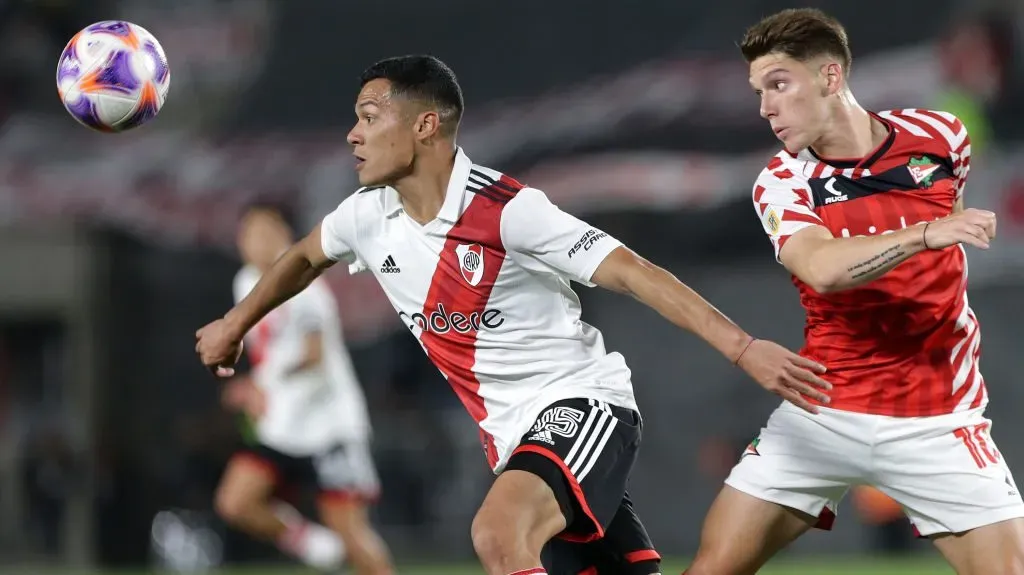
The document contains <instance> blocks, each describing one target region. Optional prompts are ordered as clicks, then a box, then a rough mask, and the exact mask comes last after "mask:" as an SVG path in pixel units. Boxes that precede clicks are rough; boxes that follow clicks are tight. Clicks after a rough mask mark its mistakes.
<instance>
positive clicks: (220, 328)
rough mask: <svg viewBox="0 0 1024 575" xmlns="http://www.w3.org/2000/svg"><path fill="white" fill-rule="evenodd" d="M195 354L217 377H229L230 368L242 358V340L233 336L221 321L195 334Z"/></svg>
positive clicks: (232, 369)
mask: <svg viewBox="0 0 1024 575" xmlns="http://www.w3.org/2000/svg"><path fill="white" fill-rule="evenodd" d="M196 353H197V354H199V360H200V361H202V362H203V365H205V366H206V367H207V369H209V370H210V371H212V372H213V373H214V374H215V375H216V376H217V377H231V376H232V375H234V374H235V369H234V368H233V367H231V366H233V365H235V364H236V363H238V360H239V358H241V357H242V338H241V337H238V336H236V335H234V334H233V333H232V331H231V330H230V329H229V328H228V323H227V322H226V321H225V320H223V319H218V320H217V321H215V322H212V323H208V324H206V325H205V326H203V327H202V328H200V329H199V331H197V332H196Z"/></svg>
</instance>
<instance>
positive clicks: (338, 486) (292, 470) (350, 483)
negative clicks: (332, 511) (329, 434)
mask: <svg viewBox="0 0 1024 575" xmlns="http://www.w3.org/2000/svg"><path fill="white" fill-rule="evenodd" d="M235 459H236V460H245V461H247V462H249V463H250V464H253V465H256V466H258V467H261V468H263V469H265V470H266V471H267V472H268V473H270V474H271V475H272V476H273V478H274V485H275V487H276V488H277V489H278V491H279V493H278V494H279V495H286V494H287V492H288V490H294V489H313V490H315V491H316V492H317V494H318V496H319V497H320V498H321V499H324V498H327V499H342V500H360V501H366V502H369V501H374V500H376V499H377V497H378V495H379V493H380V482H379V480H378V478H377V470H376V468H375V467H374V465H373V458H372V457H371V455H370V449H369V446H368V445H367V444H365V443H362V442H351V443H339V444H337V445H335V446H334V447H332V448H330V449H327V450H325V451H323V452H321V453H318V454H316V455H300V456H296V455H289V454H287V453H283V452H281V451H278V450H276V449H274V448H272V447H268V446H266V445H263V444H256V445H252V446H249V447H246V448H244V449H242V450H241V451H239V452H238V453H236V454H235Z"/></svg>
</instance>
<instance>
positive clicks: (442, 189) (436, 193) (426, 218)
mask: <svg viewBox="0 0 1024 575" xmlns="http://www.w3.org/2000/svg"><path fill="white" fill-rule="evenodd" d="M454 167H455V144H454V143H453V142H447V143H442V144H440V145H437V146H432V147H430V148H428V149H427V151H426V152H425V153H422V154H417V156H416V158H415V160H413V166H412V172H411V173H410V174H409V175H407V176H404V177H402V178H401V179H399V180H398V181H396V182H395V183H394V184H393V186H392V187H394V188H395V190H396V191H397V192H398V195H399V196H400V197H401V198H402V209H403V210H405V213H406V214H407V215H408V216H409V217H410V218H412V219H413V220H414V221H416V222H417V223H419V224H426V223H427V222H430V221H433V220H434V219H435V218H436V217H437V214H438V213H440V212H441V206H443V205H444V198H445V194H446V193H447V191H448V182H449V181H450V180H451V177H452V169H453V168H454Z"/></svg>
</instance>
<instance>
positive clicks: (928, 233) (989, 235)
mask: <svg viewBox="0 0 1024 575" xmlns="http://www.w3.org/2000/svg"><path fill="white" fill-rule="evenodd" d="M995 237H996V215H995V213H993V212H990V211H988V210H976V209H974V208H967V209H966V210H964V211H962V212H960V213H956V214H953V215H952V216H949V217H946V218H942V219H941V220H936V221H934V222H928V223H927V224H925V226H924V232H922V236H921V238H922V240H923V241H924V247H925V248H927V249H930V250H941V249H944V248H948V247H949V246H952V245H956V244H961V243H962V244H969V245H972V246H974V247H976V248H980V249H983V250H987V249H988V245H989V242H991V241H992V240H993V239H995Z"/></svg>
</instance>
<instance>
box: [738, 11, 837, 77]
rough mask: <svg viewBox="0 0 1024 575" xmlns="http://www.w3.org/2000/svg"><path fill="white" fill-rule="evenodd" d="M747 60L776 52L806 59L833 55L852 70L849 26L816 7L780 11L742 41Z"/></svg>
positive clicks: (741, 48)
mask: <svg viewBox="0 0 1024 575" xmlns="http://www.w3.org/2000/svg"><path fill="white" fill-rule="evenodd" d="M740 51H741V52H742V53H743V57H744V58H746V60H747V62H748V63H749V62H753V61H754V60H756V59H758V58H760V57H761V56H765V55H767V54H772V53H775V52H778V53H782V54H785V55H787V56H789V57H790V58H793V59H795V60H799V61H801V62H806V61H808V60H810V59H812V58H816V57H818V56H826V55H827V56H832V57H834V58H836V59H838V60H839V62H840V63H841V64H842V65H843V71H844V72H845V73H846V74H849V73H850V64H851V63H852V61H853V55H852V54H851V53H850V41H849V39H848V38H847V37H846V29H845V28H843V25H842V24H840V23H839V21H838V20H836V19H835V18H833V17H831V16H829V15H828V14H826V13H824V12H822V11H821V10H818V9H815V8H789V9H787V10H783V11H781V12H776V13H775V14H772V15H771V16H768V17H766V18H764V19H763V20H761V21H760V22H758V23H757V24H754V25H753V26H751V27H750V28H748V29H747V32H746V34H744V35H743V41H742V42H740Z"/></svg>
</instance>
